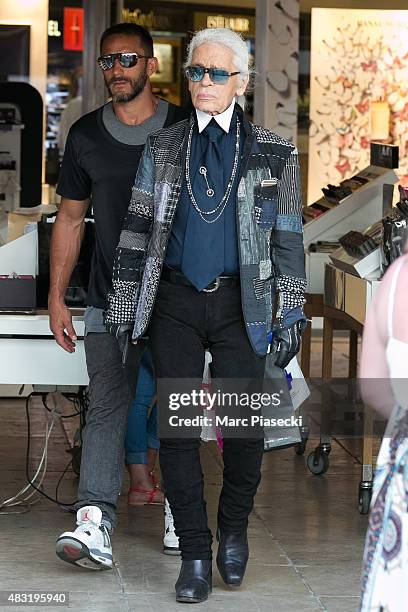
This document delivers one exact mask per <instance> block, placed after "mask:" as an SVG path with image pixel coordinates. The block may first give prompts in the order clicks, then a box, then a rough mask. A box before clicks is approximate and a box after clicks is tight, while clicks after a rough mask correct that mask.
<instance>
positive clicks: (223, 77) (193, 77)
mask: <svg viewBox="0 0 408 612" xmlns="http://www.w3.org/2000/svg"><path fill="white" fill-rule="evenodd" d="M185 74H186V77H187V78H188V79H189V81H194V82H197V81H202V80H203V78H204V75H205V74H208V76H209V77H210V79H211V81H212V82H213V83H226V82H227V81H228V79H229V78H230V77H232V76H234V75H236V74H241V73H240V72H239V71H238V72H227V71H226V70H223V69H222V68H204V67H203V66H188V67H187V68H186V70H185Z"/></svg>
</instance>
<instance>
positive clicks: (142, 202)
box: [106, 29, 306, 602]
mask: <svg viewBox="0 0 408 612" xmlns="http://www.w3.org/2000/svg"><path fill="white" fill-rule="evenodd" d="M185 74H186V77H187V79H188V81H189V89H190V93H191V99H192V103H193V106H194V110H193V112H192V114H191V117H190V118H189V119H187V120H185V121H181V122H179V123H177V124H175V125H173V126H172V127H169V128H166V129H164V130H161V131H160V132H157V133H156V134H154V135H152V136H150V138H149V139H148V142H147V144H146V148H145V152H144V155H143V158H142V161H141V164H140V166H139V171H138V174H137V177H136V182H135V186H134V189H133V194H132V199H131V202H130V206H129V210H128V214H127V217H126V219H125V222H124V227H123V231H122V234H121V238H120V242H119V245H118V248H117V252H116V259H115V264H114V270H113V292H112V294H111V295H110V298H109V309H108V312H107V316H106V325H107V328H108V330H109V331H110V332H111V333H113V334H115V335H116V336H117V337H120V338H122V339H123V338H126V336H128V337H129V340H132V341H133V342H135V341H137V340H138V339H139V338H140V337H141V336H142V335H143V334H145V333H146V331H148V333H149V336H150V339H151V346H152V354H153V360H154V366H155V371H156V376H157V378H158V379H159V380H160V379H177V378H179V379H199V378H200V377H201V375H202V372H203V366H204V354H205V349H208V350H209V351H210V352H211V354H212V375H213V377H214V378H220V379H221V378H222V379H262V378H263V375H264V369H265V357H266V355H267V353H268V352H269V351H270V350H272V352H273V353H274V355H275V364H276V365H277V366H279V367H281V368H284V367H285V366H286V365H287V364H288V362H289V361H290V359H291V358H292V357H293V356H294V355H295V354H296V353H297V351H298V350H299V347H300V339H301V333H302V329H303V327H304V324H305V317H304V314H303V304H304V291H305V285H306V281H305V271H304V255H303V239H302V218H301V210H302V207H301V197H300V188H299V164H298V156H297V151H296V148H295V147H294V146H293V145H292V144H290V143H289V142H286V141H285V140H283V139H282V138H280V137H279V136H277V135H276V134H274V133H272V132H270V131H269V130H266V129H263V128H262V127H259V126H255V125H253V124H252V123H250V122H249V121H248V120H247V119H246V118H245V115H244V113H243V103H244V97H243V96H244V93H245V90H246V88H247V85H248V80H249V74H250V69H249V57H248V50H247V45H246V43H245V41H244V40H243V39H242V38H241V37H240V36H239V35H238V34H236V33H235V32H232V31H231V30H228V29H206V30H202V31H200V32H198V33H196V34H195V36H194V37H193V38H192V40H191V43H190V46H189V49H188V57H187V62H186V65H185ZM275 296H277V308H276V314H274V312H275V310H274V306H275ZM271 336H272V337H273V340H272V342H271ZM159 403H160V401H159ZM237 408H238V406H237ZM160 410H163V411H165V410H166V406H163V405H162V404H161V405H160ZM262 454H263V440H262V439H261V438H260V437H259V436H258V437H256V436H252V435H241V437H230V436H227V435H226V436H225V438H224V444H223V459H224V475H223V486H222V491H221V495H220V499H219V507H218V517H217V521H218V530H217V532H218V539H219V547H218V553H217V566H218V569H219V572H220V574H221V577H222V578H223V580H224V582H225V583H226V584H227V585H231V586H239V585H240V584H241V582H242V580H243V577H244V573H245V569H246V564H247V560H248V541H247V526H248V517H249V514H250V512H251V510H252V507H253V503H254V497H255V494H256V490H257V487H258V485H259V482H260V478H261V462H262ZM160 464H161V470H162V475H163V479H164V486H165V489H166V494H167V496H168V499H169V501H170V504H171V507H172V510H173V515H174V521H175V527H176V533H177V535H178V536H179V539H180V549H181V552H182V567H181V571H180V575H179V578H178V580H177V583H176V597H177V601H180V602H200V601H204V600H205V599H207V597H208V594H209V593H210V592H211V587H212V565H211V559H212V552H211V544H212V535H211V531H210V530H209V528H208V524H207V514H206V504H205V501H204V498H203V475H202V471H201V465H200V456H199V439H198V438H197V437H196V438H194V437H192V436H191V437H182V436H178V437H170V436H168V437H167V436H165V437H162V438H161V447H160Z"/></svg>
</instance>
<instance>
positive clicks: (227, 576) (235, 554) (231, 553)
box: [217, 531, 249, 586]
mask: <svg viewBox="0 0 408 612" xmlns="http://www.w3.org/2000/svg"><path fill="white" fill-rule="evenodd" d="M217 536H218V537H217V539H218V540H219V546H218V553H217V567H218V570H219V572H220V574H221V578H222V579H223V581H224V582H225V584H228V586H241V583H242V580H243V578H244V574H245V569H246V565H247V562H248V556H249V551H248V538H247V532H246V531H244V532H243V533H240V534H230V535H227V534H224V533H222V531H221V532H218V534H217Z"/></svg>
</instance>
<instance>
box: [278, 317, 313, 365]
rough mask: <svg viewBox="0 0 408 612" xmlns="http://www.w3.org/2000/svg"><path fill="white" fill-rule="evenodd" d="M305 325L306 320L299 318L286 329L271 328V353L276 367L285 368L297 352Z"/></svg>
mask: <svg viewBox="0 0 408 612" xmlns="http://www.w3.org/2000/svg"><path fill="white" fill-rule="evenodd" d="M306 325H307V321H305V320H304V319H301V320H300V321H296V323H294V324H293V325H291V326H290V327H288V328H287V329H283V328H281V327H277V328H275V329H274V330H273V339H272V353H273V355H274V356H275V357H276V359H275V365H276V366H278V368H286V366H287V365H288V363H289V362H290V361H291V360H292V359H293V357H295V355H297V353H298V352H299V349H300V341H301V338H302V334H303V332H304V330H305V329H306Z"/></svg>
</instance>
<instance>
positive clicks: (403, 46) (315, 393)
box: [0, 0, 408, 612]
mask: <svg viewBox="0 0 408 612" xmlns="http://www.w3.org/2000/svg"><path fill="white" fill-rule="evenodd" d="M263 1H265V2H267V0H229V1H227V0H224V1H223V2H222V0H207V2H201V1H199V0H197V1H195V0H194V1H193V0H190V1H188V2H183V0H177V1H165V0H152V1H149V0H125V1H124V2H122V3H120V2H115V1H112V2H111V7H110V15H111V17H110V19H111V23H116V22H118V21H119V19H118V17H119V16H120V17H121V19H123V20H126V21H129V22H134V23H139V24H141V25H144V26H146V27H148V28H149V30H150V31H151V33H152V36H153V39H154V45H155V46H154V50H155V56H156V57H157V58H158V60H159V70H158V72H157V73H156V74H155V75H154V76H153V78H152V79H151V81H152V87H153V92H154V93H155V94H156V95H157V96H159V97H161V98H164V99H166V100H168V101H169V102H172V103H174V104H177V105H180V106H187V105H188V104H189V94H188V89H187V85H186V79H185V77H184V76H183V70H182V65H183V60H184V57H185V54H186V49H187V45H188V42H189V38H190V35H191V33H192V32H194V31H196V30H198V29H201V28H204V27H226V26H228V27H231V28H232V29H235V30H236V31H238V32H240V33H241V34H242V35H243V37H244V38H245V40H246V41H247V45H248V49H249V51H250V54H251V56H252V58H253V63H254V67H255V70H256V67H257V63H258V62H257V49H260V48H262V47H261V46H259V44H260V43H259V38H260V36H261V34H260V33H259V32H258V30H257V24H258V25H259V22H257V19H256V16H257V10H258V9H259V5H260V4H262V3H263ZM85 4H86V3H83V2H82V0H69V2H68V1H64V0H49V1H48V0H20V2H15V1H12V0H0V421H1V423H2V433H0V446H1V447H2V448H3V452H4V460H3V462H2V463H1V465H3V466H6V467H4V468H2V470H4V472H3V476H4V482H1V476H0V490H4V491H5V496H7V497H12V496H13V495H14V493H15V491H16V490H17V489H18V488H19V487H20V485H21V483H22V482H23V481H24V480H25V477H26V466H25V465H24V460H25V456H26V432H25V430H24V427H25V422H26V421H25V412H24V405H25V401H26V400H25V398H27V397H28V396H30V394H31V393H32V392H33V391H34V392H37V393H38V394H39V395H38V397H36V398H35V399H34V403H33V408H32V413H33V415H34V416H33V422H32V426H33V431H34V436H35V438H34V441H33V445H32V454H31V457H30V468H31V469H34V467H35V466H36V465H38V463H39V461H40V459H41V453H42V447H41V443H40V442H41V441H40V432H42V429H43V428H44V426H45V427H46V428H47V427H49V419H48V416H46V415H43V414H42V413H41V414H40V408H41V402H40V399H39V397H42V396H44V394H48V393H52V394H53V396H54V397H56V398H57V400H55V401H58V397H59V398H60V399H61V397H62V394H64V393H65V394H66V393H68V394H71V393H73V394H75V393H78V390H79V389H81V388H85V387H86V386H87V383H88V378H87V374H86V369H85V365H84V363H85V358H84V350H83V343H82V335H83V312H84V308H85V304H86V288H87V274H89V265H88V263H89V253H90V250H91V249H92V236H88V241H87V242H86V243H85V245H84V248H83V249H82V251H81V256H80V260H79V262H78V266H77V268H76V270H75V273H74V275H73V277H72V279H71V282H70V286H69V290H68V292H67V295H66V299H67V304H68V305H69V306H70V307H71V308H72V309H74V310H73V312H74V315H75V321H76V324H77V325H78V330H79V342H78V350H77V353H76V358H75V361H73V360H69V359H68V358H67V355H64V354H62V352H61V351H58V350H57V349H56V348H55V347H54V344H53V339H52V336H51V332H50V331H49V329H48V323H47V322H48V318H47V291H48V286H49V244H50V233H51V228H52V223H53V221H54V220H55V216H56V214H57V212H58V205H59V197H58V196H57V195H56V185H57V182H58V173H59V167H60V163H61V159H62V156H63V152H64V145H65V139H66V132H67V129H68V128H69V125H70V123H69V122H70V121H71V122H72V121H73V117H79V116H81V114H82V111H83V104H84V102H83V91H84V66H85V65H86V64H85V59H84V51H85V49H86V47H85V46H86V41H87V32H86V31H85V23H86V20H85V18H84V11H85V10H86V7H84V5H85ZM278 4H279V6H280V10H282V12H283V15H284V19H286V20H287V23H288V24H290V25H291V27H292V26H293V24H296V28H297V30H296V31H297V32H298V40H297V51H296V53H295V55H294V56H293V57H294V58H295V60H294V61H295V71H296V74H295V75H294V76H293V77H292V76H290V74H289V70H288V71H287V72H288V75H287V78H288V83H289V81H292V85H295V86H296V117H295V121H294V122H293V121H292V120H291V121H292V123H291V129H292V130H293V140H294V141H295V143H296V145H297V147H298V151H299V158H300V165H301V181H302V194H303V201H302V203H303V235H304V246H305V264H306V274H307V282H308V285H307V295H306V298H307V302H306V305H305V312H306V315H307V317H308V319H309V324H308V328H307V330H306V332H305V334H304V338H303V344H302V351H301V355H300V356H299V364H300V367H301V370H302V373H303V376H304V377H305V379H306V381H307V382H308V385H309V390H310V392H311V393H310V397H309V400H308V402H309V403H307V402H306V405H305V406H303V409H304V410H305V413H307V414H309V415H311V417H310V418H311V421H310V423H307V424H306V425H305V426H304V427H303V428H301V429H300V431H299V435H300V437H299V439H298V440H297V441H296V445H295V448H294V449H284V450H278V451H276V452H275V453H268V454H267V456H266V461H265V463H264V468H263V469H264V480H265V485H264V488H263V489H262V490H261V491H260V493H259V494H258V498H257V502H256V504H255V513H254V519H253V522H252V523H251V530H252V537H253V539H254V541H255V547H254V566H253V567H252V570H251V572H252V573H251V576H250V580H249V584H250V586H248V588H247V590H246V591H245V592H244V594H243V596H242V597H241V596H239V595H237V594H235V593H229V592H228V593H227V592H226V591H222V592H221V590H219V592H218V595H217V597H218V599H217V598H215V599H214V603H213V604H212V605H214V608H211V607H208V608H206V609H208V610H212V609H225V610H232V609H237V610H240V609H244V607H245V608H248V606H251V609H254V610H271V609H273V610H275V609H276V610H277V611H279V612H280V611H281V610H282V611H283V610H286V611H287V610H294V611H295V610H296V612H299V611H300V610H302V611H303V610H329V611H330V612H336V611H341V612H348V611H349V610H350V611H351V610H355V609H356V608H357V605H358V598H359V588H360V587H359V572H360V568H361V558H362V549H363V544H364V534H365V530H366V526H367V514H368V511H369V504H370V500H371V495H372V488H373V476H374V466H375V460H376V454H377V452H378V447H379V442H380V439H381V435H382V432H383V431H384V427H385V423H384V421H383V420H381V419H377V418H376V417H375V416H373V414H372V413H371V412H370V411H369V410H368V409H366V408H365V407H364V405H363V404H362V401H361V397H360V395H359V391H358V388H357V384H356V378H357V374H358V362H359V357H360V350H361V338H362V334H363V331H364V323H365V319H366V315H367V312H368V309H369V307H370V304H371V303H372V300H373V298H374V295H375V293H376V291H377V289H378V287H379V286H380V283H381V279H382V277H383V275H384V273H385V272H386V270H387V269H388V268H389V266H390V265H391V264H392V263H393V262H394V261H395V259H396V258H397V257H399V256H400V255H401V254H402V253H403V248H404V244H405V241H406V239H407V237H408V162H407V160H408V156H407V152H408V139H407V137H406V133H407V129H406V128H407V122H408V85H407V83H408V36H407V31H408V7H407V3H406V0H399V1H394V0H390V2H388V3H385V2H384V1H383V0H368V1H367V0H337V1H335V0H321V1H319V2H317V1H315V0H300V2H297V1H296V0H286V1H285V0H281V2H280V3H278ZM282 7H283V8H282ZM292 11H295V13H296V17H293V15H292ZM285 27H286V26H285ZM265 32H267V29H266V30H264V31H263V32H262V36H266V35H267V34H266V33H265ZM279 36H281V37H282V38H281V40H284V38H285V29H284V27H282V29H281V30H279ZM292 66H293V64H292ZM95 70H96V62H95ZM270 74H272V71H271V72H270ZM275 74H276V73H275ZM263 76H265V75H263ZM263 76H262V75H260V76H259V75H257V76H256V78H255V86H254V87H253V90H252V91H251V93H250V95H249V97H248V108H247V112H248V117H249V118H250V119H251V120H254V119H256V117H257V112H258V113H259V110H258V111H257V108H259V107H257V103H258V101H257V96H260V88H261V87H263V85H262V78H263ZM258 77H259V79H260V80H258ZM265 78H267V77H265ZM265 82H266V81H265ZM288 83H286V82H285V83H284V84H283V85H280V81H279V80H278V79H277V78H276V80H275V81H273V82H272V83H271V87H272V89H274V91H276V92H278V93H279V95H281V96H282V98H283V102H282V103H281V106H282V108H283V107H284V104H285V101H284V98H285V95H287V94H288V91H289V85H288ZM106 95H107V93H106ZM106 100H107V98H106ZM68 109H70V112H71V113H73V114H72V116H70V115H69V113H68ZM288 114H290V113H288ZM292 114H293V113H292ZM258 116H259V115H258ZM285 129H286V128H285ZM286 133H287V132H286V131H283V132H282V135H284V136H285V137H286ZM90 219H91V222H92V215H90ZM88 233H89V234H91V232H88ZM81 334H82V335H81ZM51 345H52V346H53V349H52V350H51V348H50V347H51ZM50 351H51V352H50ZM333 377H335V378H338V380H339V382H338V387H339V388H338V389H337V387H336V390H335V391H333V390H331V391H330V392H329V395H328V394H327V390H326V389H325V388H324V385H322V381H324V380H331V379H332V378H333ZM330 393H331V394H332V395H330ZM41 394H42V395H41ZM333 394H334V395H333ZM67 405H68V404H67V403H66V402H65V403H64V402H63V408H62V409H61V410H62V411H63V413H64V411H66V412H65V413H64V414H67V413H68V409H67ZM335 407H337V409H338V410H337V409H336V410H335ZM68 408H69V406H68ZM327 412H329V413H330V414H331V416H329V417H328V416H327ZM340 413H341V416H339V414H340ZM316 414H318V416H317V417H316V416H315V415H316ZM2 415H4V418H3V416H2ZM14 415H17V416H16V417H15V416H14ZM3 423H4V425H3ZM339 423H341V424H339ZM80 427H81V423H80V419H79V418H78V419H74V420H73V421H69V423H68V424H67V422H64V420H63V419H60V420H58V423H57V425H56V427H55V430H54V433H53V437H51V438H50V440H51V442H50V444H51V446H50V451H49V465H50V466H51V467H50V469H49V472H48V473H47V478H46V480H45V482H46V488H47V490H55V487H57V489H58V486H59V485H60V482H59V478H60V476H61V474H62V472H63V470H64V468H65V464H66V461H65V458H66V457H65V455H66V452H69V453H71V455H72V457H73V458H74V460H75V453H78V452H79V451H78V448H79V446H80V445H79V444H78V436H77V431H78V430H80ZM41 435H42V434H41ZM41 440H42V438H41ZM61 447H63V448H64V450H63V451H61V450H60V449H61ZM40 451H41V452H40ZM61 452H62V453H63V456H62V457H61ZM203 457H204V459H203V461H204V465H205V469H206V471H207V472H208V474H209V483H208V495H209V500H210V501H209V505H210V506H214V504H215V498H216V493H217V492H218V490H219V487H220V482H221V480H220V479H221V461H220V459H219V457H218V456H217V455H216V453H215V451H214V449H213V448H212V447H210V446H209V447H208V448H207V447H206V449H205V450H204V451H203ZM76 458H78V457H76ZM27 461H28V459H27ZM6 464H7V465H6ZM45 470H46V468H45ZM77 471H78V466H77V469H75V461H74V462H73V463H72V464H69V466H68V468H67V472H66V474H65V475H64V474H62V476H63V477H62V485H61V491H60V494H61V495H62V497H64V496H65V497H64V499H66V498H67V497H68V498H70V497H72V496H74V495H75V487H76V485H77V475H78V474H77ZM0 473H1V471H0ZM44 473H45V472H44ZM3 487H4V488H3ZM0 496H2V494H0ZM290 496H292V497H291V500H292V501H291V504H290V507H288V506H287V505H286V502H285V500H287V499H288V497H290ZM277 498H279V501H278V505H276V499H277ZM5 499H6V497H5ZM0 501H1V499H0ZM23 505H24V506H25V507H26V506H27V503H26V502H25V503H24V504H23ZM10 507H11V506H10ZM10 507H9V506H7V508H6V510H7V511H5V506H1V505H0V524H1V521H3V522H4V525H5V526H6V531H7V532H8V533H9V534H13V536H12V535H9V536H8V537H9V538H10V541H9V544H10V546H12V538H14V537H23V536H21V535H20V534H19V529H20V526H22V527H25V528H27V529H34V528H37V526H38V530H39V531H38V533H39V534H40V536H41V538H44V539H45V540H47V542H48V544H49V546H50V551H51V552H49V554H48V553H47V557H46V559H44V561H41V562H40V564H43V566H42V573H43V574H44V576H46V575H49V576H52V578H53V580H55V584H56V585H62V584H63V582H64V580H65V575H64V573H63V571H62V570H61V569H60V568H57V570H55V568H54V565H53V563H54V561H53V558H52V553H53V551H52V537H53V535H54V532H53V533H51V534H50V533H49V532H48V530H47V523H48V521H49V520H50V524H52V525H53V529H54V527H55V529H56V530H57V529H59V528H60V526H62V524H63V523H64V515H63V514H62V513H59V515H58V516H57V517H56V518H52V520H51V519H49V514H50V513H51V512H54V506H53V504H52V503H50V502H49V501H46V500H42V499H41V500H40V501H39V503H38V506H36V507H35V509H33V510H31V512H28V513H27V514H26V515H25V514H23V515H22V516H20V515H19V516H18V518H16V517H13V516H12V515H11V513H12V510H10ZM28 509H30V505H29V504H28ZM2 513H4V514H5V516H4V517H3V516H1V514H2ZM120 514H121V516H122V519H123V521H122V526H121V528H120V532H119V536H118V540H119V542H120V544H119V546H118V550H119V552H118V556H119V559H120V563H119V565H118V567H119V569H118V570H117V573H116V575H115V576H114V577H113V578H109V579H108V580H107V581H106V583H104V581H103V580H102V579H100V578H99V577H98V582H97V589H94V587H92V593H91V592H90V591H89V587H88V584H87V583H85V579H83V578H82V577H78V576H77V577H76V578H75V579H74V580H73V584H74V586H73V593H74V594H73V601H74V602H75V601H79V600H80V598H81V597H82V596H83V598H84V601H86V602H87V604H86V605H87V606H88V607H86V606H85V604H84V607H78V608H77V609H81V610H82V609H84V610H85V609H87V610H88V609H89V610H101V611H103V610H116V609H118V610H119V609H123V610H125V609H126V610H129V609H131V610H133V609H135V610H139V609H140V610H148V609H149V610H156V609H159V608H158V607H157V605H158V604H157V601H159V603H160V605H168V602H169V601H170V595H169V593H168V592H167V591H166V584H165V583H163V584H162V583H161V582H160V580H161V577H162V575H165V576H166V577H167V578H168V577H169V576H172V575H173V570H174V564H175V563H176V561H174V560H172V559H170V560H169V559H168V558H167V559H165V560H164V561H163V560H162V559H159V561H157V562H156V560H155V559H156V557H155V556H154V555H153V554H152V552H151V546H153V548H154V546H155V543H154V542H155V539H157V537H158V535H157V534H158V533H159V531H160V527H159V522H160V518H159V513H155V515H154V516H155V518H154V520H153V521H151V518H150V517H151V515H150V514H149V512H148V511H147V510H146V509H145V508H144V509H143V510H141V511H140V512H139V513H138V514H137V513H136V514H135V515H134V516H133V515H132V514H128V511H127V509H126V506H125V500H124V499H121V502H120ZM156 514H157V516H156ZM277 517H282V520H281V521H280V520H278V518H277ZM18 521H21V523H19V524H18ZM297 528H299V529H300V530H301V532H302V533H300V532H299V529H298V530H297ZM55 529H54V530H55ZM296 530H297V531H296ZM0 531H1V527H0ZM295 532H296V534H297V535H294V534H295ZM24 533H27V531H26V530H25V531H24ZM302 534H303V535H302ZM139 536H140V537H139ZM144 536H145V538H144ZM134 537H137V538H139V540H141V541H142V544H141V545H140V548H139V549H138V550H137V552H136V553H135V556H136V558H137V560H138V562H139V561H140V563H142V564H143V560H145V565H144V571H143V576H140V575H139V574H138V573H137V569H136V567H132V565H131V563H130V561H131V559H130V557H131V553H130V552H129V550H127V542H128V540H129V538H134ZM0 538H1V536H0ZM143 538H144V539H143ZM7 543H8V541H7V537H5V541H4V545H7ZM48 544H47V545H48ZM40 545H41V542H40V537H36V539H35V547H36V548H35V550H36V551H37V552H38V549H39V548H40ZM33 551H34V549H33ZM270 555H272V556H270ZM28 557H29V558H30V562H33V563H34V561H35V558H34V557H35V556H34V552H32V553H31V552H30V553H28ZM173 561H174V563H173ZM24 563H25V562H24ZM17 564H18V554H17V552H15V553H14V552H13V553H12V565H13V567H14V565H15V566H17ZM328 565H330V566H331V568H332V570H333V571H332V572H330V574H329V575H328V574H327V572H326V570H327V566H328ZM24 567H25V570H24V571H29V572H30V574H29V575H30V576H31V579H34V578H33V577H34V575H35V572H34V569H30V570H27V565H24ZM3 572H4V576H5V577H7V579H8V581H9V583H10V584H11V581H12V575H11V573H10V572H9V571H8V570H7V571H6V570H4V569H2V567H1V564H0V581H1V578H2V573H3ZM44 576H43V578H41V579H38V582H36V586H35V588H37V587H38V588H45V584H46V583H45V578H44ZM22 581H23V576H22V575H20V574H18V579H17V578H16V582H15V583H16V585H18V586H19V588H20V587H21V588H22V584H23V582H22ZM7 584H8V583H7ZM13 584H14V583H13ZM95 584H96V583H95ZM157 584H160V587H157ZM218 586H219V585H218ZM2 588H3V589H6V588H7V589H8V588H9V586H7V585H6V586H3V587H2ZM10 588H11V587H10ZM33 588H34V587H33ZM53 588H54V587H53ZM55 588H57V587H55ZM58 588H59V586H58ZM61 588H62V586H61ZM219 588H220V589H221V587H219ZM98 589H100V592H99V593H97V592H96V591H97V590H98ZM155 589H158V590H155ZM105 591H106V592H105ZM220 593H221V595H222V597H226V600H225V601H227V604H225V603H224V600H223V599H222V598H221V599H220V597H221V595H220ZM240 597H241V598H240ZM95 602H96V603H95ZM271 602H272V603H273V605H271ZM78 605H79V604H78ZM126 606H128V607H126ZM220 606H221V607H220ZM222 606H226V607H222ZM169 609H173V608H169ZM176 609H179V608H176V607H174V610H176Z"/></svg>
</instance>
